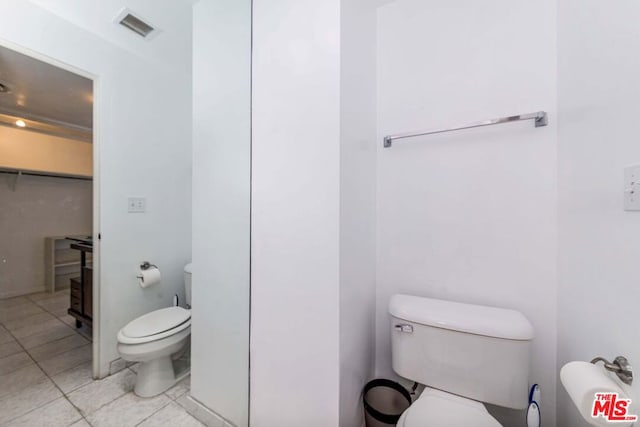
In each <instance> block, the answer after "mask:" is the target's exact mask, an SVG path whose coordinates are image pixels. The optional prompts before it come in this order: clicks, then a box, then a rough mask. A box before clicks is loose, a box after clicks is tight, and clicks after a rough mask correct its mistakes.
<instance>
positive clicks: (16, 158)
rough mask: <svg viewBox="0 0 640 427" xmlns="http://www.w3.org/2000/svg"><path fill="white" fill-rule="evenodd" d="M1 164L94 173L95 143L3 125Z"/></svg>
mask: <svg viewBox="0 0 640 427" xmlns="http://www.w3.org/2000/svg"><path fill="white" fill-rule="evenodd" d="M0 168H6V169H11V170H22V171H26V172H28V171H39V172H48V173H53V174H61V175H74V176H85V177H90V176H93V145H92V144H89V143H86V142H82V141H77V140H73V139H68V138H61V137H58V136H51V135H45V134H42V133H37V132H31V131H28V130H23V129H14V128H10V127H7V126H0Z"/></svg>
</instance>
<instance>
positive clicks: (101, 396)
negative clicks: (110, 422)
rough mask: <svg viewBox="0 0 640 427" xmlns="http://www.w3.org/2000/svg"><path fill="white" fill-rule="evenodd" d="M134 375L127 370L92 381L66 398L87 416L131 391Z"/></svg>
mask: <svg viewBox="0 0 640 427" xmlns="http://www.w3.org/2000/svg"><path fill="white" fill-rule="evenodd" d="M135 377H136V376H135V374H134V373H133V372H131V371H130V370H129V369H125V370H123V371H120V372H118V373H117V374H115V375H111V376H109V377H107V378H105V379H102V380H98V381H93V382H91V383H89V384H87V385H85V386H83V387H80V388H79V389H77V390H74V391H73V392H71V393H69V394H68V395H67V397H68V398H69V400H71V402H72V403H73V404H74V405H75V406H76V407H77V408H79V409H80V412H82V414H83V415H85V416H87V415H88V414H91V413H93V412H95V411H96V410H98V409H99V408H101V407H102V406H104V405H106V404H107V403H109V402H112V401H114V400H115V399H117V398H118V397H120V396H122V395H124V394H126V393H128V392H130V391H131V390H133V385H134V384H135Z"/></svg>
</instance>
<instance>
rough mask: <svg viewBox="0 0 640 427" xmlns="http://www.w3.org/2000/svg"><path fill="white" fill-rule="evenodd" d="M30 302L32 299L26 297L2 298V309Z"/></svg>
mask: <svg viewBox="0 0 640 427" xmlns="http://www.w3.org/2000/svg"><path fill="white" fill-rule="evenodd" d="M30 302H31V301H29V299H27V298H25V297H14V298H6V299H0V309H2V310H4V309H7V308H12V307H17V306H19V305H22V304H29V303H30Z"/></svg>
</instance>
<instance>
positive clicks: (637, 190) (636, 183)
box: [624, 165, 640, 211]
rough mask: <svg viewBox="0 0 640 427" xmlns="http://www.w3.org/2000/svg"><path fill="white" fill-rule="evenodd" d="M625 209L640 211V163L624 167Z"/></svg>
mask: <svg viewBox="0 0 640 427" xmlns="http://www.w3.org/2000/svg"><path fill="white" fill-rule="evenodd" d="M624 210H625V211H640V165H633V166H629V167H627V168H625V169H624Z"/></svg>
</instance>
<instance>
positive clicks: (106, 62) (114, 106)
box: [0, 0, 191, 375]
mask: <svg viewBox="0 0 640 427" xmlns="http://www.w3.org/2000/svg"><path fill="white" fill-rule="evenodd" d="M0 6H1V7H2V11H3V25H2V26H1V27H0V43H3V44H4V43H5V42H3V41H2V40H4V41H8V42H12V43H15V44H17V45H21V46H24V47H26V48H28V49H31V50H32V51H35V52H39V53H41V54H43V55H46V56H48V57H51V58H55V59H56V60H58V61H60V62H62V63H65V64H69V65H71V66H73V67H76V68H79V69H81V70H84V71H86V72H88V73H90V74H92V75H95V76H97V80H96V82H95V92H94V94H95V100H96V101H95V102H96V111H97V116H96V119H97V120H96V123H97V132H96V133H95V136H96V143H97V147H98V152H97V153H96V154H95V159H97V161H96V162H95V164H96V165H98V166H99V174H100V175H99V181H98V182H99V187H97V188H94V194H99V197H100V201H101V204H100V207H99V210H98V211H95V212H94V215H95V217H94V218H96V219H97V218H99V221H94V224H95V225H96V226H97V225H99V227H100V228H99V229H96V230H94V232H95V233H98V232H100V233H101V235H102V240H101V241H100V244H99V247H98V248H99V251H100V255H99V256H100V267H101V268H100V276H99V283H100V306H99V308H100V312H101V313H102V314H103V315H102V316H101V318H100V325H99V328H98V329H99V333H100V350H101V351H100V354H99V356H100V357H99V360H100V362H101V363H100V366H99V373H100V375H106V374H107V372H108V364H109V361H111V360H113V359H116V358H117V357H118V353H117V350H116V334H117V332H118V330H119V329H120V328H121V327H122V326H124V325H125V324H126V323H127V322H129V321H130V320H132V319H133V318H135V317H137V316H139V315H141V314H143V313H145V312H148V311H151V310H154V309H157V308H160V307H163V306H168V305H170V304H171V298H172V295H173V294H174V293H179V294H181V295H183V285H182V283H183V281H182V269H183V266H184V264H186V263H187V262H188V261H189V260H190V258H191V192H190V187H191V143H190V141H191V77H190V75H189V74H184V73H179V72H177V71H175V70H174V69H173V68H166V69H165V68H163V67H162V66H159V65H158V64H156V63H152V62H149V61H147V60H145V59H144V58H142V57H140V56H136V55H134V54H132V53H130V52H128V51H125V50H123V49H121V48H119V47H116V46H115V45H113V44H110V43H108V42H106V41H105V40H104V39H101V38H100V37H98V36H96V35H94V34H92V33H89V32H87V31H85V30H82V29H81V28H79V27H77V26H75V25H74V24H71V23H70V22H69V21H65V20H63V19H61V18H59V17H57V16H55V15H52V14H51V13H49V12H47V11H45V10H43V9H41V8H40V7H38V6H35V5H33V4H32V3H30V2H15V1H10V0H2V1H0ZM184 31H190V28H185V29H184ZM186 39H187V40H188V41H189V45H188V46H183V47H184V49H188V50H190V40H191V38H190V37H187V38H186ZM167 82H171V83H172V84H167ZM128 196H142V197H146V198H147V212H146V213H145V214H128V213H127V197H128ZM143 260H148V261H151V262H153V263H154V264H157V265H158V266H159V267H160V270H161V271H162V274H163V279H162V283H161V284H160V285H158V286H155V287H153V288H148V289H145V290H143V289H142V288H140V287H139V286H138V285H137V282H136V278H135V272H136V269H137V266H138V264H139V263H140V261H143ZM95 295H96V293H95V292H94V296H95ZM94 312H95V310H94ZM95 329H96V328H95V327H94V332H95Z"/></svg>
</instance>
